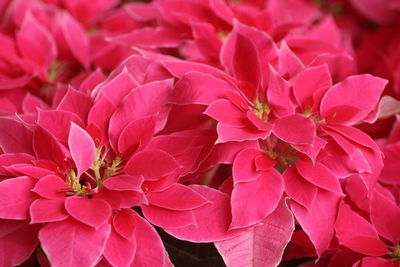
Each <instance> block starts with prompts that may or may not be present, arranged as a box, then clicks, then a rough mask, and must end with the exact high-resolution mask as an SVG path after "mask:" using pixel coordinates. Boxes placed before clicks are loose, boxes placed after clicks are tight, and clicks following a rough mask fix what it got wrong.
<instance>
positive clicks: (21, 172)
mask: <svg viewBox="0 0 400 267" xmlns="http://www.w3.org/2000/svg"><path fill="white" fill-rule="evenodd" d="M4 168H5V169H6V170H7V171H9V172H12V173H13V174H14V175H17V176H30V177H33V178H36V179H40V178H42V177H44V176H46V175H49V174H53V172H52V171H51V170H49V169H45V168H40V167H33V166H32V165H31V164H15V165H12V166H8V167H4Z"/></svg>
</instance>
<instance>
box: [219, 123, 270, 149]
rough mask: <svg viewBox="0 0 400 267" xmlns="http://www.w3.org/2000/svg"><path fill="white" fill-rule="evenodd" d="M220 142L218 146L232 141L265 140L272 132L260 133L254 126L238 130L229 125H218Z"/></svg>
mask: <svg viewBox="0 0 400 267" xmlns="http://www.w3.org/2000/svg"><path fill="white" fill-rule="evenodd" d="M217 132H218V140H217V141H216V143H217V144H219V143H225V142H230V141H237V142H242V141H246V140H258V139H265V138H266V137H267V136H269V135H270V132H266V131H259V130H258V129H256V128H255V127H254V126H250V127H245V128H236V127H231V126H229V125H226V124H223V123H218V125H217Z"/></svg>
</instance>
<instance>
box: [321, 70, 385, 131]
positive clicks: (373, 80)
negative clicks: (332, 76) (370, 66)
mask: <svg viewBox="0 0 400 267" xmlns="http://www.w3.org/2000/svg"><path fill="white" fill-rule="evenodd" d="M387 82H388V81H387V80H384V79H381V78H378V77H374V76H371V75H369V74H364V75H357V76H351V77H348V78H347V79H345V80H344V81H342V82H340V83H338V84H336V85H334V86H333V87H331V88H330V89H329V90H328V91H327V92H326V94H325V96H324V97H323V98H322V100H321V107H320V113H321V116H322V117H324V118H326V119H327V120H329V121H330V122H336V123H343V124H352V123H355V122H358V121H359V120H362V119H363V118H364V117H365V116H367V115H368V113H370V112H371V111H372V110H373V109H374V107H375V106H376V105H377V104H378V100H379V97H380V95H381V93H382V91H383V89H384V88H385V86H386V84H387ZM352 110H355V111H357V112H354V113H349V112H352Z"/></svg>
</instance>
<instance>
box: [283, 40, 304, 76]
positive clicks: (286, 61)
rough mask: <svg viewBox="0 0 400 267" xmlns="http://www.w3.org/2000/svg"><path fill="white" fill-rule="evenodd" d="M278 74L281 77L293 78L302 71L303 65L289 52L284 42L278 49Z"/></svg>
mask: <svg viewBox="0 0 400 267" xmlns="http://www.w3.org/2000/svg"><path fill="white" fill-rule="evenodd" d="M279 63H280V64H279V74H280V76H282V77H294V76H295V75H296V74H297V73H299V72H300V71H302V70H303V69H304V65H303V63H302V62H301V60H300V59H299V58H298V57H297V56H296V54H295V53H294V52H293V51H292V50H290V48H289V47H288V45H287V43H286V42H285V40H283V41H282V42H281V47H280V48H279Z"/></svg>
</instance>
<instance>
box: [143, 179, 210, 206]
mask: <svg viewBox="0 0 400 267" xmlns="http://www.w3.org/2000/svg"><path fill="white" fill-rule="evenodd" d="M147 199H148V200H149V202H150V203H151V205H154V206H158V207H162V208H166V209H171V210H175V211H184V210H192V209H195V208H199V207H201V206H203V205H205V204H207V203H210V202H209V201H208V200H207V199H206V198H204V197H203V196H202V195H200V194H199V193H197V192H196V191H194V190H193V189H191V188H190V187H188V186H185V185H182V184H173V185H172V186H170V187H168V188H167V189H165V190H163V191H159V192H149V193H147Z"/></svg>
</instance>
